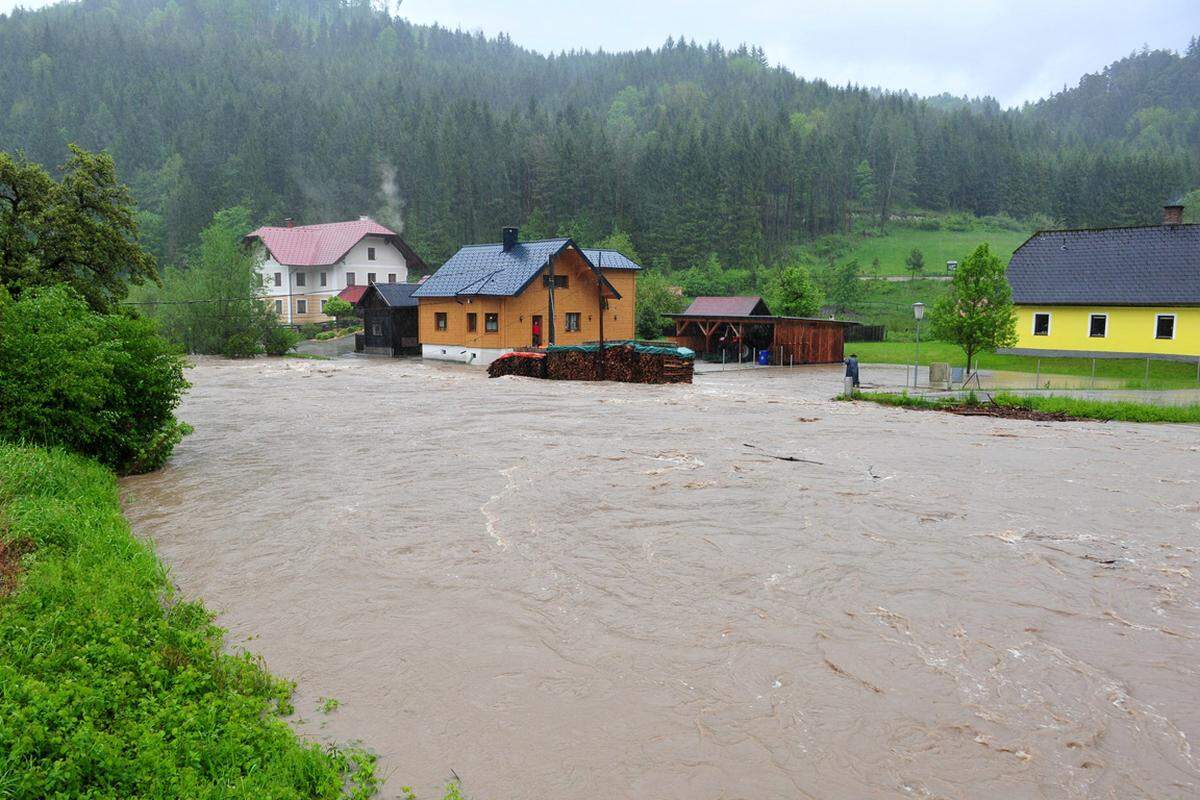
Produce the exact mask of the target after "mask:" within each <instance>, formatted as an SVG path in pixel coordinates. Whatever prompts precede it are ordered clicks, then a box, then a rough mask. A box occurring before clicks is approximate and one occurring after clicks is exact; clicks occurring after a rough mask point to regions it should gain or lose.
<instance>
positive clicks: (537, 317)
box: [531, 314, 542, 347]
mask: <svg viewBox="0 0 1200 800" xmlns="http://www.w3.org/2000/svg"><path fill="white" fill-rule="evenodd" d="M531 333H532V341H533V346H534V347H541V346H542V315H541V314H534V316H533V328H532V330H531Z"/></svg>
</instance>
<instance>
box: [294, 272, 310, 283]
mask: <svg viewBox="0 0 1200 800" xmlns="http://www.w3.org/2000/svg"><path fill="white" fill-rule="evenodd" d="M307 280H308V276H307V275H306V274H305V273H303V272H297V273H296V285H297V286H303V285H304V284H305V282H306V281H307Z"/></svg>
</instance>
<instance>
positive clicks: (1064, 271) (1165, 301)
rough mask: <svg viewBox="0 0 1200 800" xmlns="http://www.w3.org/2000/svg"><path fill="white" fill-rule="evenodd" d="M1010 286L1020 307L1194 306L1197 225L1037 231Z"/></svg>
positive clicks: (1016, 262)
mask: <svg viewBox="0 0 1200 800" xmlns="http://www.w3.org/2000/svg"><path fill="white" fill-rule="evenodd" d="M1008 281H1009V283H1010V284H1012V290H1013V302H1015V303H1018V304H1024V305H1113V306H1120V305H1144V306H1149V305H1153V306H1158V305H1162V306H1172V305H1200V225H1155V226H1151V227H1143V228H1104V229H1099V230H1077V231H1042V232H1040V233H1036V234H1034V235H1033V236H1032V237H1031V238H1030V239H1029V241H1027V242H1026V243H1025V244H1023V245H1021V247H1019V248H1018V249H1017V252H1015V253H1014V254H1013V257H1012V261H1010V262H1009V265H1008Z"/></svg>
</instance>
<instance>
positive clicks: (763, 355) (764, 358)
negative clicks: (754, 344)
mask: <svg viewBox="0 0 1200 800" xmlns="http://www.w3.org/2000/svg"><path fill="white" fill-rule="evenodd" d="M758 363H759V364H760V365H761V366H764V367H767V366H770V365H771V351H770V350H759V351H758Z"/></svg>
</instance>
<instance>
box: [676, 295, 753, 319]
mask: <svg viewBox="0 0 1200 800" xmlns="http://www.w3.org/2000/svg"><path fill="white" fill-rule="evenodd" d="M683 314H684V316H689V317H749V316H770V314H771V310H770V309H769V308H767V304H766V302H764V301H763V299H762V298H761V297H759V296H757V295H747V296H737V297H697V298H696V299H695V300H693V301H692V304H691V305H690V306H688V307H687V310H686V311H684V312H683Z"/></svg>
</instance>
